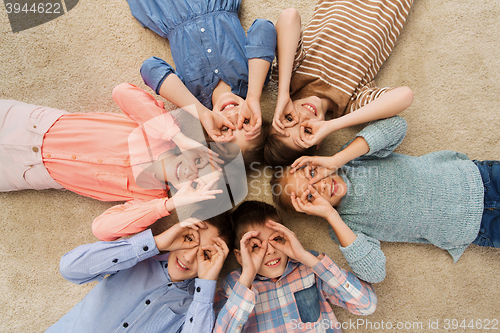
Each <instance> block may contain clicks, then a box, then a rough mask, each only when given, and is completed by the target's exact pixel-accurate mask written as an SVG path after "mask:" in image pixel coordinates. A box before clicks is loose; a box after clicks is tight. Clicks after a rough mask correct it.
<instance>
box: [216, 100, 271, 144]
mask: <svg viewBox="0 0 500 333" xmlns="http://www.w3.org/2000/svg"><path fill="white" fill-rule="evenodd" d="M244 102H245V100H244V99H243V98H241V97H240V96H238V95H235V94H233V93H232V92H225V93H223V94H221V95H220V97H219V98H218V99H217V102H215V104H214V105H213V112H218V113H220V114H221V115H223V116H224V117H226V118H227V119H228V120H229V121H230V122H231V123H233V125H234V127H237V124H238V117H239V116H240V111H241V109H242V107H243V103H244ZM232 132H233V136H234V139H232V140H231V141H230V142H232V143H235V144H237V145H238V146H239V147H240V149H241V151H242V152H244V151H245V149H246V148H247V147H250V146H253V145H256V144H258V143H259V140H262V137H261V135H259V136H258V137H256V138H255V139H253V140H250V141H246V138H245V134H246V133H247V132H246V131H245V129H244V127H242V128H241V129H235V130H233V131H232ZM223 133H225V134H224V135H227V136H229V132H224V131H223Z"/></svg>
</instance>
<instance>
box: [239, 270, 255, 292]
mask: <svg viewBox="0 0 500 333" xmlns="http://www.w3.org/2000/svg"><path fill="white" fill-rule="evenodd" d="M254 279H255V274H245V273H244V272H242V273H241V275H240V278H239V279H238V281H239V282H240V284H241V285H243V286H245V287H247V288H248V289H250V288H252V282H253V280H254Z"/></svg>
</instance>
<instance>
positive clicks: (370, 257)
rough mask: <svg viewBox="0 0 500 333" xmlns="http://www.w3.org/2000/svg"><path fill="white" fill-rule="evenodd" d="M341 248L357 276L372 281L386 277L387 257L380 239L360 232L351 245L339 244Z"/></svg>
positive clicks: (378, 280) (380, 280)
mask: <svg viewBox="0 0 500 333" xmlns="http://www.w3.org/2000/svg"><path fill="white" fill-rule="evenodd" d="M339 248H340V251H341V252H342V254H343V255H344V257H345V259H346V260H347V263H348V264H349V266H350V267H351V269H352V271H353V272H354V274H356V276H357V277H359V278H360V279H362V280H364V281H367V282H370V283H378V282H382V281H383V280H384V279H385V274H386V270H385V263H386V258H385V255H384V252H382V249H381V248H380V242H379V241H378V240H376V239H375V238H372V237H369V236H366V235H365V234H363V233H358V237H357V238H356V239H355V240H354V242H352V243H351V244H349V246H346V247H342V246H340V245H339Z"/></svg>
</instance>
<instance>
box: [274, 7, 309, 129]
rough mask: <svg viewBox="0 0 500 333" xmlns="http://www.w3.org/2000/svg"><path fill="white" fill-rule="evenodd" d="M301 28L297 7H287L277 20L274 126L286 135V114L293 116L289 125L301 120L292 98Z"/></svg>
mask: <svg viewBox="0 0 500 333" xmlns="http://www.w3.org/2000/svg"><path fill="white" fill-rule="evenodd" d="M301 29H302V25H301V21H300V14H299V12H298V11H297V10H296V9H295V8H288V9H285V10H284V11H283V12H282V13H281V14H280V17H279V18H278V21H277V22H276V32H277V34H278V37H277V38H278V60H279V73H278V78H279V79H278V99H277V102H276V109H275V111H274V117H273V127H274V128H275V129H276V131H277V132H278V133H280V134H282V135H285V136H288V133H286V132H285V131H284V128H285V125H284V124H283V120H284V115H285V114H290V116H291V117H292V118H293V121H292V122H290V123H287V126H293V125H295V124H296V123H297V122H298V121H299V118H298V115H297V114H296V113H295V109H294V108H293V104H292V100H291V98H290V81H291V79H292V70H293V64H294V61H295V52H296V50H297V45H298V43H299V40H300V32H301ZM285 110H286V112H285Z"/></svg>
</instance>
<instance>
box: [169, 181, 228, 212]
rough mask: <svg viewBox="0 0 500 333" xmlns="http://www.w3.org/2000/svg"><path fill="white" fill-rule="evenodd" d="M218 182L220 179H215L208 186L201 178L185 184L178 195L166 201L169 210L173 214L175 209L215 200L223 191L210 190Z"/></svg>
mask: <svg viewBox="0 0 500 333" xmlns="http://www.w3.org/2000/svg"><path fill="white" fill-rule="evenodd" d="M218 180H219V177H217V178H214V179H212V180H211V181H210V182H208V183H207V184H205V183H204V182H203V180H202V179H200V178H198V179H195V180H194V181H193V180H188V181H186V182H185V183H184V184H182V186H181V187H180V188H179V190H178V191H177V193H175V194H174V195H173V196H172V198H170V200H167V201H166V208H167V210H168V211H169V212H171V211H172V210H173V209H175V208H179V207H182V206H185V205H190V204H193V203H195V202H200V201H204V200H211V199H215V195H216V194H219V193H222V190H220V189H218V190H211V189H210V188H211V187H212V186H213V185H214V184H215V183H216V182H217V181H218ZM195 184H196V185H197V188H194V185H195ZM171 205H173V207H171ZM170 209H172V210H170Z"/></svg>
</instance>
